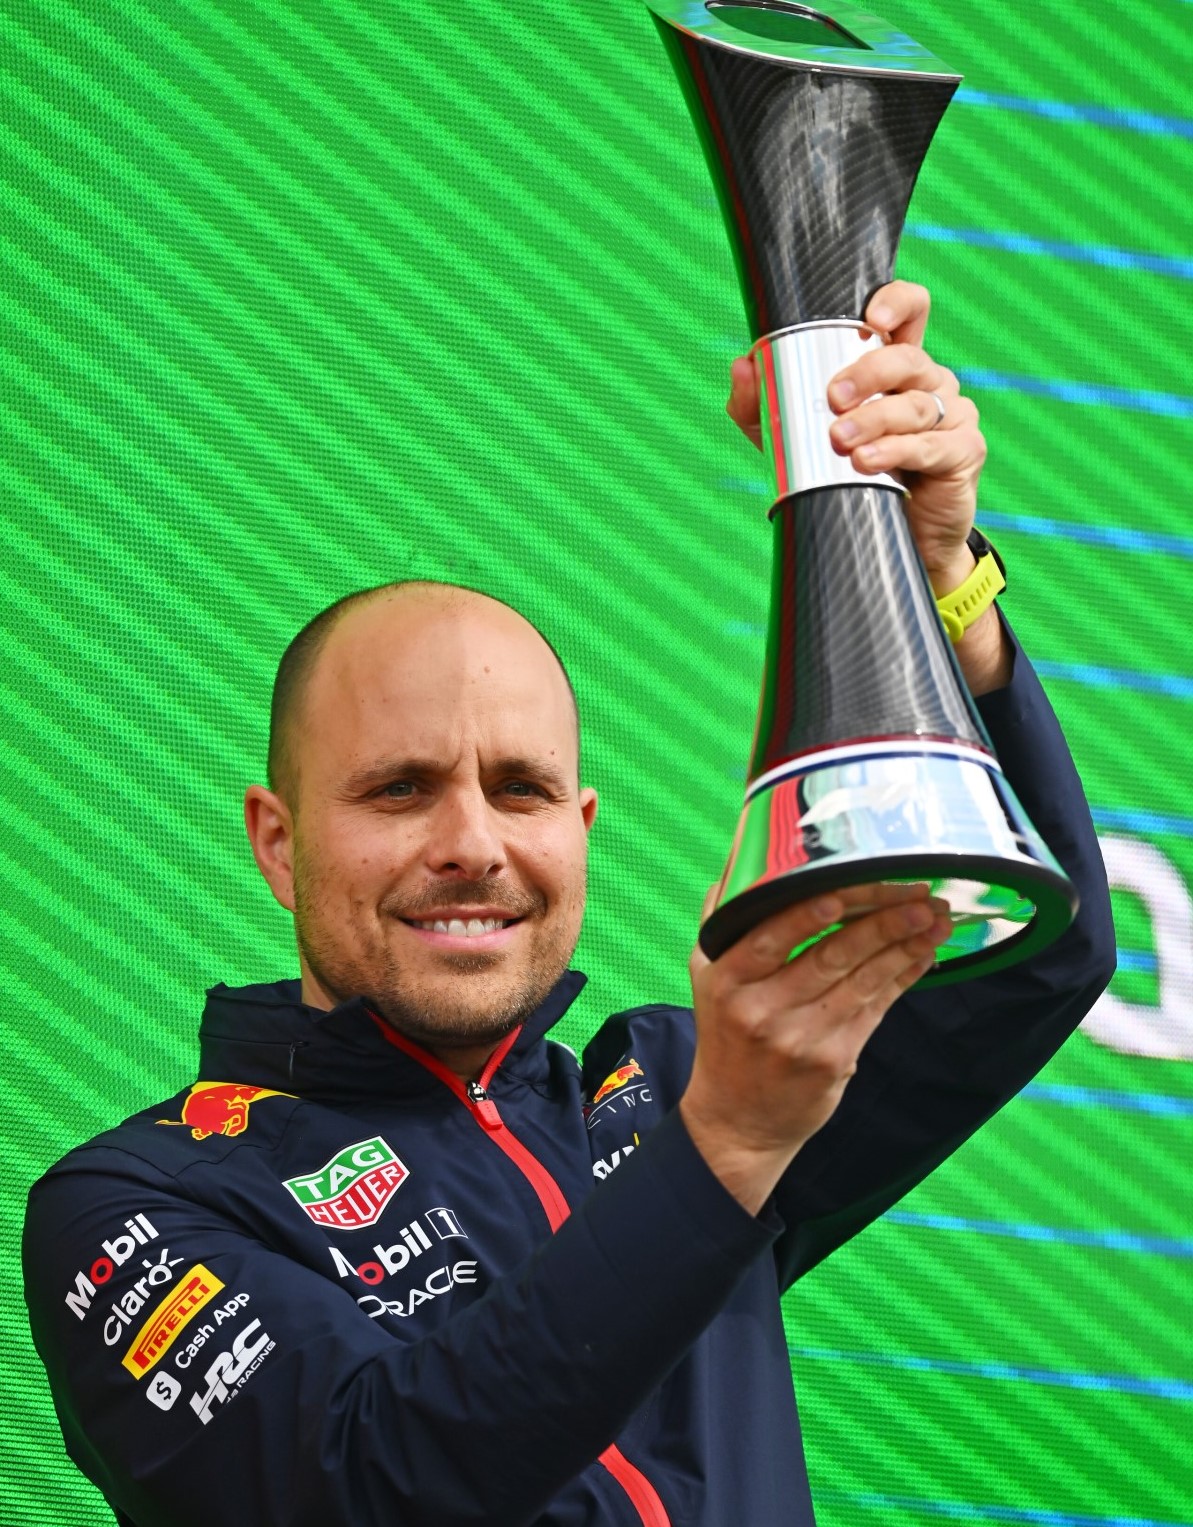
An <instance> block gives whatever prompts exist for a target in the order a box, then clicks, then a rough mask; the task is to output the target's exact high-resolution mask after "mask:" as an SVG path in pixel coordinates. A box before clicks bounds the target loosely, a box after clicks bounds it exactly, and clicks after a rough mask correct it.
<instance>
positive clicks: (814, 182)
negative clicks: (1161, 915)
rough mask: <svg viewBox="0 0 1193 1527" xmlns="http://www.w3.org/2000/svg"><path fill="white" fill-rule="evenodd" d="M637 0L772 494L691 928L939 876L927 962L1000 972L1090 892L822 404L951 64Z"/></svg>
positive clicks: (942, 969)
mask: <svg viewBox="0 0 1193 1527" xmlns="http://www.w3.org/2000/svg"><path fill="white" fill-rule="evenodd" d="M648 3H649V5H650V8H651V10H652V12H653V13H654V19H655V22H656V25H657V27H658V30H659V32H660V35H661V36H662V39H663V41H664V43H665V45H666V47H667V50H668V52H669V54H670V57H671V62H672V64H673V66H674V68H675V71H676V74H677V76H678V78H679V81H680V83H681V85H682V87H683V90H684V94H685V97H686V99H687V102H688V106H689V109H690V111H691V114H692V117H693V120H694V122H695V125H696V128H697V131H698V133H699V135H700V138H701V141H702V144H703V147H704V151H705V157H706V159H707V161H708V165H709V168H710V170H711V172H712V176H713V180H714V182H715V184H716V189H717V193H718V196H719V199H720V205H721V210H722V214H723V217H724V221H725V226H726V230H727V232H728V234H729V238H730V243H731V245H732V249H733V254H734V258H735V261H736V264H737V271H738V277H739V280H740V283H741V290H742V295H743V298H744V301H745V307H746V316H747V321H748V324H749V327H750V332H751V338H752V340H753V349H752V350H751V358H752V360H753V363H754V366H755V368H756V370H757V375H758V386H759V392H760V399H761V420H762V435H763V445H764V449H765V451H766V453H767V456H768V460H769V463H770V466H771V470H772V474H773V482H774V494H775V498H774V503H773V505H772V507H771V510H770V517H771V521H772V524H773V533H774V563H773V576H772V585H771V607H770V618H769V626H768V635H767V649H766V660H765V666H764V675H763V683H762V696H761V701H760V704H759V711H758V721H757V726H756V730H755V737H754V745H753V752H752V756H751V760H750V765H749V770H748V783H747V787H746V801H745V807H744V809H743V811H742V814H741V817H740V819H739V822H738V826H737V831H736V834H735V836H734V839H733V844H732V847H731V849H730V852H729V858H728V862H727V864H726V867H725V871H724V874H723V876H722V879H721V883H720V886H719V888H718V891H717V894H716V896H715V898H714V910H713V911H712V913H711V915H710V916H709V917H708V919H707V921H706V922H705V923H704V926H703V928H702V930H701V934H700V942H701V945H702V946H703V948H704V951H705V953H706V954H708V955H709V956H710V957H711V958H714V959H715V958H716V957H717V956H718V955H719V954H721V953H723V952H724V951H725V950H726V949H728V948H729V947H730V946H731V945H732V944H733V943H735V942H736V941H737V940H738V939H739V938H741V937H742V935H743V934H745V933H746V932H748V931H749V930H750V929H751V928H752V927H754V926H755V925H756V924H757V923H759V922H761V921H762V920H763V919H765V918H767V917H769V916H770V915H771V914H773V913H775V912H777V911H779V910H780V909H781V908H783V907H784V906H786V905H788V904H789V903H792V902H795V901H800V900H803V899H804V898H806V897H810V896H814V895H817V894H819V893H821V892H824V891H829V890H839V889H842V888H845V887H850V886H862V885H869V884H874V883H877V882H883V881H893V882H912V881H925V880H926V881H929V882H931V883H932V890H933V893H934V894H936V895H938V896H941V897H943V898H944V899H945V900H947V902H948V904H949V906H950V908H951V918H952V932H951V935H950V937H949V938H948V940H947V942H945V943H944V944H943V945H941V947H940V948H939V950H938V957H937V962H936V964H935V965H934V967H933V968H932V969H931V970H930V971H929V972H928V973H927V974H926V975H925V976H924V977H923V978H922V980H921V984H922V985H925V986H928V985H939V984H943V983H944V982H948V981H955V980H960V979H963V978H965V977H968V976H971V975H979V974H985V973H987V972H989V971H992V970H995V969H998V968H999V967H1001V966H1004V965H1008V964H1011V963H1012V962H1014V961H1016V960H1018V959H1021V958H1023V957H1025V956H1027V955H1028V954H1030V953H1033V952H1034V951H1036V950H1037V949H1039V948H1041V947H1043V946H1044V945H1045V944H1047V943H1049V942H1050V941H1051V940H1052V939H1053V938H1055V937H1056V936H1057V935H1058V934H1059V933H1061V932H1062V931H1063V930H1064V929H1065V928H1066V927H1067V926H1068V924H1069V922H1070V921H1071V919H1072V917H1073V914H1074V912H1075V910H1076V895H1075V892H1074V890H1073V887H1072V885H1071V884H1070V882H1069V880H1068V879H1067V877H1066V876H1065V875H1064V873H1063V872H1062V871H1061V869H1060V867H1059V866H1058V865H1057V863H1056V861H1055V859H1054V858H1053V856H1052V854H1051V853H1050V851H1049V849H1048V848H1047V846H1046V845H1045V843H1044V842H1043V840H1042V839H1041V837H1040V836H1039V834H1038V833H1037V832H1036V830H1035V828H1034V827H1033V826H1032V824H1031V822H1030V821H1029V820H1028V818H1027V815H1026V813H1025V812H1024V811H1023V808H1022V807H1021V806H1020V804H1019V802H1018V801H1017V799H1016V798H1015V794H1014V792H1013V791H1012V789H1011V787H1010V785H1009V784H1008V782H1007V780H1006V778H1005V777H1004V775H1003V772H1002V769H1001V768H1000V766H999V763H998V760H997V758H996V757H995V754H994V750H993V747H992V745H991V743H990V740H989V738H988V736H987V735H986V731H985V728H984V727H983V725H982V721H981V718H980V717H979V715H978V713H977V710H976V708H975V706H974V703H973V700H972V698H971V697H970V694H969V691H968V689H967V688H966V685H965V681H964V678H963V677H962V675H961V671H960V669H959V667H958V665H957V661H956V659H955V657H954V655H953V651H952V647H951V645H950V641H949V638H948V635H947V634H946V632H945V630H944V627H943V626H942V623H941V618H940V616H939V614H938V613H937V607H936V603H935V599H934V596H933V592H932V588H931V585H930V583H929V581H928V578H927V575H926V573H925V571H924V567H923V564H922V563H921V561H920V557H919V553H918V552H917V550H916V546H915V542H914V541H913V539H912V536H911V532H910V530H909V528H908V525H907V521H906V517H905V515H904V513H903V498H904V493H905V490H904V488H903V486H902V484H901V483H899V482H898V481H896V479H895V478H894V477H891V476H888V475H886V474H884V473H877V474H874V475H864V474H862V473H860V472H858V471H857V470H855V468H854V467H853V465H852V463H851V460H850V458H849V457H847V456H840V455H838V454H836V452H835V451H834V450H833V448H832V445H831V442H830V438H829V425H830V423H831V422H832V415H831V413H830V410H829V406H828V403H827V401H826V390H827V386H828V383H829V381H830V380H831V379H832V377H833V376H834V375H835V374H836V373H837V372H838V371H840V370H841V369H842V368H843V367H845V366H847V365H849V364H850V363H851V362H854V361H856V360H857V359H858V358H859V356H861V355H863V354H864V353H865V352H866V350H868V349H872V348H873V349H876V348H880V347H881V346H882V344H883V339H882V337H881V336H880V335H876V334H873V333H872V332H871V331H870V330H869V329H868V328H866V327H865V325H864V323H863V321H862V315H863V314H864V313H865V311H866V305H867V303H868V301H869V299H870V298H871V296H872V295H873V293H874V292H875V291H876V290H877V289H878V288H879V287H880V286H883V285H884V284H885V283H887V282H888V281H889V280H890V279H891V276H892V273H893V270H894V263H895V253H896V249H897V247H898V242H899V236H900V234H901V232H902V228H903V223H904V219H905V218H906V215H907V207H908V203H909V201H910V199H911V193H912V189H913V187H914V185H915V181H916V176H917V175H918V173H919V169H920V166H921V164H922V163H923V160H924V157H925V155H926V153H927V151H928V145H929V143H930V142H931V139H932V135H933V133H934V132H935V130H936V127H937V125H938V123H939V121H940V119H941V117H942V115H943V113H944V111H945V108H946V107H947V105H948V103H949V100H950V98H951V97H952V95H953V92H954V91H955V90H956V88H957V86H958V84H959V83H960V77H959V76H958V75H956V74H953V73H951V72H950V71H949V70H948V69H947V68H946V67H945V66H944V65H943V64H941V63H940V62H939V61H938V60H937V59H935V58H933V57H931V55H929V54H928V53H926V52H925V50H924V49H922V48H921V47H919V46H918V44H916V43H915V42H913V41H912V39H911V38H909V37H907V36H905V35H904V34H902V33H901V32H899V31H897V30H896V29H895V28H893V27H891V26H888V25H887V24H886V23H885V22H882V21H880V20H879V19H878V18H877V17H875V16H872V15H869V14H868V13H862V12H861V11H858V10H854V9H852V8H849V7H847V6H845V5H837V4H833V6H832V10H831V14H829V13H828V12H827V11H824V10H813V9H811V8H809V7H808V6H804V5H798V4H790V3H786V0H732V3H731V0H705V3H701V0H648ZM929 396H930V397H932V396H934V395H931V394H930V395H929ZM935 404H936V406H937V407H939V409H940V416H941V418H943V416H944V413H945V406H944V404H943V402H942V401H941V400H940V399H939V398H936V400H935ZM853 910H854V912H855V914H856V913H859V912H861V911H864V910H866V909H865V908H863V907H858V906H855V907H854V909H853Z"/></svg>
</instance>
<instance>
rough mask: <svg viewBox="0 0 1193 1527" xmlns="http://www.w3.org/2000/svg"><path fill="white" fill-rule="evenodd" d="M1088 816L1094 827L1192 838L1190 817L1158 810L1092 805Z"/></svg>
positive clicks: (1192, 825) (1192, 826) (1192, 829)
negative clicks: (1169, 814) (1172, 815)
mask: <svg viewBox="0 0 1193 1527" xmlns="http://www.w3.org/2000/svg"><path fill="white" fill-rule="evenodd" d="M1090 816H1092V817H1093V819H1094V826H1095V827H1111V828H1120V829H1122V830H1123V831H1125V832H1168V833H1172V834H1174V835H1175V836H1176V837H1178V838H1193V818H1191V817H1171V816H1165V815H1164V813H1162V812H1159V811H1141V810H1134V809H1130V808H1128V809H1126V810H1122V809H1119V808H1117V807H1109V806H1092V807H1091V808H1090Z"/></svg>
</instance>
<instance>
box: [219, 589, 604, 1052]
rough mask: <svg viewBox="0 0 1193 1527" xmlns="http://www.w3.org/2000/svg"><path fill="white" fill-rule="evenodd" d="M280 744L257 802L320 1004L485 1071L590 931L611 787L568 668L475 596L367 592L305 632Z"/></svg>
mask: <svg viewBox="0 0 1193 1527" xmlns="http://www.w3.org/2000/svg"><path fill="white" fill-rule="evenodd" d="M445 696H450V697H451V704H449V705H445V704H444V697H445ZM312 722H314V724H312ZM271 731H272V742H271V747H270V780H271V783H272V785H273V786H274V788H273V789H270V790H265V789H262V788H261V787H260V786H258V785H254V786H253V787H252V788H251V789H250V790H249V791H248V794H247V796H246V799H245V821H246V825H247V827H248V833H249V839H250V841H251V842H252V845H253V851H254V853H255V854H256V858H257V863H258V865H259V866H260V869H261V873H262V874H263V875H264V876H265V878H266V880H267V881H268V882H269V885H270V888H271V889H272V891H273V894H274V895H275V896H276V897H277V899H278V900H279V901H280V902H281V904H282V905H283V906H284V907H287V908H288V909H289V910H290V911H292V912H293V913H294V927H295V934H296V937H297V941H298V951H299V959H300V963H301V967H302V986H303V998H304V1000H305V1001H306V1002H308V1003H310V1004H311V1005H312V1006H314V1007H321V1008H322V1007H334V1006H335V1005H336V1003H338V1002H342V1001H344V1000H345V999H347V998H349V997H352V996H356V995H363V996H367V997H368V999H369V1002H370V1006H371V1007H372V1009H373V1011H374V1012H376V1013H378V1014H380V1015H381V1017H383V1018H385V1019H386V1020H387V1022H389V1023H391V1024H392V1025H393V1027H394V1028H395V1029H396V1030H397V1031H398V1032H400V1033H402V1034H405V1035H407V1036H408V1037H409V1038H411V1039H413V1040H416V1041H417V1042H418V1043H420V1044H424V1045H429V1046H432V1047H434V1048H435V1049H436V1050H437V1051H439V1052H440V1053H444V1054H450V1055H451V1056H452V1057H453V1063H454V1064H455V1065H456V1066H457V1067H460V1068H462V1070H463V1071H464V1072H467V1071H469V1070H470V1069H471V1070H474V1071H475V1070H476V1069H479V1066H480V1065H481V1064H483V1062H484V1061H485V1060H487V1059H488V1057H489V1054H490V1053H491V1052H492V1048H493V1046H494V1044H496V1043H497V1041H498V1040H500V1039H502V1038H504V1036H505V1035H506V1034H507V1033H508V1032H509V1030H510V1029H511V1028H512V1027H513V1026H514V1025H515V1024H516V1023H519V1022H521V1020H522V1019H523V1018H525V1017H526V1016H527V1015H528V1014H530V1013H531V1012H533V1011H534V1009H535V1008H536V1007H537V1006H538V1005H539V1003H540V1002H541V1001H542V1000H543V999H544V998H545V997H546V995H547V993H548V992H549V991H550V990H551V988H552V986H554V984H555V982H556V981H557V980H558V979H559V977H560V976H561V975H562V974H563V972H564V970H565V969H566V968H567V962H568V960H569V958H570V957H571V953H572V950H573V949H574V948H575V947H576V940H577V939H578V938H579V935H580V922H581V919H582V917H583V915H584V889H585V866H586V860H587V852H586V838H587V832H588V829H589V828H590V827H591V826H592V823H593V819H594V818H595V816H596V809H597V803H596V791H595V790H581V789H580V785H579V768H580V760H579V729H578V721H577V716H576V704H575V698H574V696H573V694H572V690H571V686H570V684H569V682H568V679H567V676H566V674H565V673H564V671H563V668H562V667H561V665H560V663H559V660H558V658H557V657H556V656H555V654H554V653H553V652H552V650H551V648H550V647H549V646H548V645H547V643H546V641H545V640H544V639H543V638H542V637H541V636H540V635H539V634H538V633H537V632H536V631H535V629H534V627H533V626H531V625H530V624H529V623H528V622H527V621H525V620H524V619H523V618H522V616H521V615H519V614H517V612H516V611H514V610H511V609H509V608H508V607H507V606H506V605H503V604H501V603H499V602H498V601H497V600H494V599H490V598H488V597H486V596H484V595H481V594H477V593H473V592H472V591H470V590H466V589H459V588H453V587H446V586H444V585H440V584H427V583H410V584H405V585H396V586H390V587H386V588H381V589H376V590H371V591H366V592H365V593H363V594H357V595H353V596H350V597H349V598H348V599H346V600H342V601H340V603H338V604H336V605H333V606H332V608H331V609H330V610H329V611H326V612H325V613H324V614H323V615H321V616H319V617H317V618H316V620H315V621H313V622H312V623H311V626H309V627H307V628H306V629H305V630H304V631H303V632H301V633H300V634H299V635H298V636H297V637H296V638H295V640H294V642H293V643H292V644H291V648H290V650H289V652H288V653H287V654H286V656H285V658H283V661H282V664H281V668H280V670H279V674H278V681H277V684H276V685H275V699H274V706H273V716H272V726H271Z"/></svg>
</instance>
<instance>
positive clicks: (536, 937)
mask: <svg viewBox="0 0 1193 1527" xmlns="http://www.w3.org/2000/svg"><path fill="white" fill-rule="evenodd" d="M574 894H575V893H572V895H573V896H574ZM579 894H580V907H581V908H582V907H583V904H584V885H583V883H582V884H581V887H580V892H579ZM319 907H320V896H319V893H318V890H317V889H314V888H312V887H310V886H309V885H308V883H307V880H306V877H305V876H301V877H300V876H298V875H296V877H295V886H294V929H295V935H296V937H297V940H298V948H299V952H300V953H301V955H302V957H303V960H304V961H305V963H306V965H307V968H308V969H309V970H310V972H311V974H312V975H313V976H314V977H315V979H316V980H317V981H318V982H319V985H320V987H321V988H322V989H323V991H325V992H327V993H328V994H329V995H330V996H332V997H333V998H334V1000H335V1001H336V1003H337V1004H338V1003H340V1002H346V1001H348V1000H349V999H350V998H353V997H362V998H363V999H364V1001H365V1003H366V1004H367V1006H368V1007H369V1008H370V1009H371V1010H372V1011H373V1012H375V1013H376V1014H377V1015H378V1017H380V1018H383V1019H384V1020H385V1022H386V1023H388V1024H389V1025H390V1026H391V1027H392V1028H393V1029H395V1030H396V1031H397V1032H398V1033H399V1034H402V1035H403V1036H404V1037H405V1038H407V1039H411V1040H413V1041H414V1043H415V1044H418V1045H422V1046H423V1047H424V1048H425V1049H430V1050H437V1049H440V1048H455V1047H457V1046H459V1047H465V1046H472V1045H481V1044H487V1043H492V1044H497V1043H499V1042H500V1041H501V1040H502V1039H504V1038H505V1036H506V1035H507V1034H508V1033H510V1031H511V1030H512V1029H515V1028H517V1026H518V1025H519V1024H520V1023H524V1022H525V1021H526V1019H527V1018H529V1017H530V1015H531V1013H533V1012H534V1011H535V1009H536V1008H537V1007H538V1006H539V1005H540V1003H541V1002H542V1001H543V999H544V998H545V997H546V996H547V994H548V992H550V990H551V988H552V987H553V986H554V985H555V983H556V982H557V981H558V980H559V978H560V976H562V975H563V973H564V971H565V970H566V969H567V967H568V962H569V961H570V959H571V957H572V954H573V952H574V950H575V946H576V937H577V936H578V931H579V929H578V923H577V928H576V934H575V935H573V934H572V933H571V929H570V927H569V921H570V920H569V919H567V918H565V917H560V918H559V919H558V921H557V922H556V926H555V927H554V928H552V927H549V926H548V925H547V924H546V922H545V920H543V912H545V904H543V906H542V909H541V910H536V911H535V912H534V913H531V914H528V915H527V921H529V922H530V923H531V927H530V928H529V929H527V932H529V933H531V935H532V936H531V939H530V943H531V947H530V949H529V951H528V952H527V955H526V957H525V963H524V965H523V967H522V971H521V973H520V974H514V973H511V974H510V975H508V976H506V977H505V978H504V979H502V978H501V977H500V976H499V977H498V978H497V980H495V981H494V980H487V979H486V975H487V973H488V972H491V971H499V970H500V968H501V967H502V966H503V965H508V964H509V963H510V961H509V957H508V956H507V955H503V954H500V953H497V952H493V953H487V952H483V951H480V950H478V951H477V953H476V954H466V953H465V952H464V951H462V950H461V951H459V952H456V951H454V950H453V951H446V952H444V953H438V952H433V951H430V950H428V957H429V959H430V960H432V961H433V962H434V966H435V968H437V969H438V970H439V971H441V972H443V973H444V975H445V976H446V977H447V978H448V979H444V980H440V981H436V980H434V979H431V980H427V979H423V978H420V977H419V976H417V975H414V974H412V973H410V972H409V971H404V970H403V968H402V963H401V961H400V960H399V958H398V957H397V955H396V954H395V952H394V949H393V947H392V945H391V943H390V941H389V940H388V939H387V938H384V937H382V938H380V939H379V940H378V941H377V944H376V946H375V947H374V948H372V949H370V950H365V951H362V952H361V953H359V954H354V953H353V952H352V951H348V950H345V949H344V948H342V947H341V946H340V945H339V943H338V941H337V940H336V939H335V938H334V937H333V936H330V935H329V931H328V929H327V927H326V923H325V919H324V918H323V917H322V916H321V915H320V910H319ZM382 915H383V916H384V917H387V916H390V915H392V914H391V913H388V912H383V914H382ZM407 915H414V916H417V909H414V910H413V911H412V912H408V913H407ZM521 936H522V937H525V934H523V935H521Z"/></svg>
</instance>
